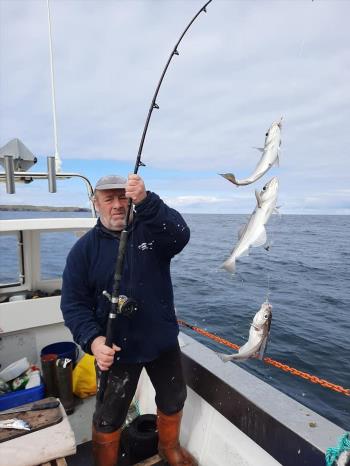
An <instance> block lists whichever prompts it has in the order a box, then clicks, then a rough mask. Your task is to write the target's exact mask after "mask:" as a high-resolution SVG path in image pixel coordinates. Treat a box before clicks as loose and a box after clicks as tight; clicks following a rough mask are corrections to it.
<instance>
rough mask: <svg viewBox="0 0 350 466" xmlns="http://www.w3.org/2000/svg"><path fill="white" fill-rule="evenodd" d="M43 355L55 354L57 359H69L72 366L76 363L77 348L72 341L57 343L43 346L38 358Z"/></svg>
mask: <svg viewBox="0 0 350 466" xmlns="http://www.w3.org/2000/svg"><path fill="white" fill-rule="evenodd" d="M44 354H57V357H58V358H69V359H71V360H72V363H73V365H74V364H75V363H76V362H77V359H78V356H79V348H78V346H77V345H76V344H75V343H73V342H72V341H59V342H57V343H52V344H51V345H47V346H44V348H43V349H42V350H41V353H40V356H43V355H44Z"/></svg>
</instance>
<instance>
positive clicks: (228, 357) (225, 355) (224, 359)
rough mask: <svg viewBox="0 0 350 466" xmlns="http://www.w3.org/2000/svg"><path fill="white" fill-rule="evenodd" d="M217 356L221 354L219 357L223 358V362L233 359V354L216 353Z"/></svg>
mask: <svg viewBox="0 0 350 466" xmlns="http://www.w3.org/2000/svg"><path fill="white" fill-rule="evenodd" d="M216 354H217V356H219V358H220V359H221V361H223V362H228V361H231V359H233V356H234V355H233V354H224V353H216Z"/></svg>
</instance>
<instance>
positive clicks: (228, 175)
mask: <svg viewBox="0 0 350 466" xmlns="http://www.w3.org/2000/svg"><path fill="white" fill-rule="evenodd" d="M219 175H221V176H222V177H224V178H225V179H226V180H228V181H230V182H231V183H233V184H235V185H237V186H238V184H239V183H238V181H237V180H236V177H235V175H234V174H233V173H219Z"/></svg>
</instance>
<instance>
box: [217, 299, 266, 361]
mask: <svg viewBox="0 0 350 466" xmlns="http://www.w3.org/2000/svg"><path fill="white" fill-rule="evenodd" d="M271 321H272V306H271V304H270V303H269V302H265V303H263V304H262V305H261V307H260V309H259V311H258V312H257V313H256V314H255V316H254V319H253V322H252V324H251V326H250V329H249V338H248V341H247V342H246V343H245V344H244V345H243V346H241V347H240V348H239V350H238V353H235V354H223V353H216V354H217V355H218V356H219V358H220V359H221V360H222V361H224V362H227V361H232V360H236V361H244V360H246V359H248V358H251V357H253V356H255V355H256V353H260V355H259V359H262V358H263V355H264V352H265V349H266V345H267V340H268V337H269V333H270V327H271Z"/></svg>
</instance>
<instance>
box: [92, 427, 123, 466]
mask: <svg viewBox="0 0 350 466" xmlns="http://www.w3.org/2000/svg"><path fill="white" fill-rule="evenodd" d="M120 434H121V429H119V430H116V431H115V432H108V433H105V432H98V431H97V430H96V429H95V427H92V454H93V457H94V462H95V466H116V464H117V459H118V452H119V442H120Z"/></svg>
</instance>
